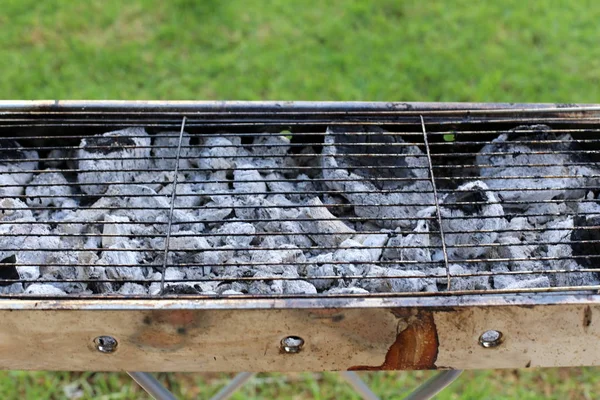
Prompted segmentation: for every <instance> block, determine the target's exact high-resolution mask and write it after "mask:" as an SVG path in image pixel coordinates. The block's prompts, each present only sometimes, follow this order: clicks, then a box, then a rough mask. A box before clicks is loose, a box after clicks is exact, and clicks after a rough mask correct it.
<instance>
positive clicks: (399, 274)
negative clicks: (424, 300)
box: [358, 265, 437, 293]
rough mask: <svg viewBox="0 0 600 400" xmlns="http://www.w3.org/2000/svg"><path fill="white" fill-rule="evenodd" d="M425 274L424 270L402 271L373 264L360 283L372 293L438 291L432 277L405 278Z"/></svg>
mask: <svg viewBox="0 0 600 400" xmlns="http://www.w3.org/2000/svg"><path fill="white" fill-rule="evenodd" d="M424 275H425V274H424V273H423V272H422V271H402V270H399V269H394V268H382V267H379V266H376V265H372V266H370V267H369V268H368V270H367V273H366V274H365V279H361V280H360V281H359V282H358V285H359V286H360V287H361V288H363V289H366V290H367V291H369V292H372V293H381V292H421V291H425V290H426V291H436V290H437V288H435V289H434V286H435V283H434V280H433V279H431V278H404V277H406V276H413V277H414V276H417V277H418V276H424Z"/></svg>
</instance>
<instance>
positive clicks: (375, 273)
mask: <svg viewBox="0 0 600 400" xmlns="http://www.w3.org/2000/svg"><path fill="white" fill-rule="evenodd" d="M334 108H335V107H333V106H332V107H331V109H318V108H316V109H312V110H299V111H289V110H287V111H286V110H283V111H273V110H260V109H258V110H250V109H244V108H243V107H241V108H240V109H237V110H235V109H234V110H233V111H232V110H229V111H227V112H224V111H220V110H212V111H203V112H200V111H194V110H192V109H184V107H182V109H181V110H173V109H171V110H168V111H165V110H160V109H152V110H147V109H141V110H136V109H135V108H131V109H117V108H115V109H114V110H94V109H89V110H69V109H66V110H63V111H61V112H57V113H53V112H52V111H48V110H40V111H38V112H37V113H35V112H34V113H31V112H24V111H20V110H19V109H10V108H9V109H7V110H6V111H5V112H4V113H3V114H2V115H0V129H4V130H5V132H6V133H5V134H4V137H3V138H2V139H1V140H0V170H1V171H2V172H3V173H2V176H3V177H4V178H3V180H1V181H0V193H2V196H1V197H2V198H1V199H0V203H1V204H0V208H1V212H2V214H1V215H0V231H1V232H2V234H1V238H0V254H2V258H3V260H2V265H1V266H0V272H1V273H0V277H1V279H0V285H1V287H0V289H1V292H2V294H1V295H0V296H1V297H57V296H58V295H59V294H60V295H66V296H68V297H73V298H82V297H85V298H90V297H91V298H96V297H100V298H115V297H118V298H123V297H132V298H139V297H152V298H154V297H157V296H159V297H167V298H168V297H179V296H183V295H185V296H192V297H198V298H204V297H211V298H214V297H234V298H245V297H248V296H251V297H302V296H327V297H338V296H353V297H368V296H377V297H380V296H429V295H460V294H467V293H468V294H489V293H535V292H564V291H582V290H585V291H591V290H598V289H600V280H598V276H597V272H596V271H597V268H595V264H596V259H597V258H598V257H599V256H600V246H599V244H600V205H597V202H598V201H600V200H599V199H598V197H597V196H598V193H599V192H600V190H599V187H600V186H599V183H600V181H599V178H600V166H598V165H597V164H598V161H599V159H598V156H597V154H598V150H599V149H600V146H598V143H600V139H598V133H599V128H598V120H597V117H596V114H595V109H594V108H590V109H587V110H586V109H569V108H565V109H553V108H548V109H536V108H528V109H523V110H519V109H517V110H515V109H512V110H504V109H500V110H493V109H476V108H473V109H467V110H452V109H435V108H431V107H424V109H423V110H394V109H392V110H370V109H368V107H367V109H353V108H352V106H350V105H347V106H345V107H343V106H340V107H339V109H334ZM184 115H185V117H184ZM132 127H140V128H141V129H145V130H146V131H147V132H148V134H146V133H145V132H144V131H142V130H141V129H138V130H136V131H134V132H133V131H132V132H133V133H131V132H130V133H128V134H126V135H124V136H101V135H102V134H103V133H106V132H111V131H115V130H119V129H123V128H132ZM140 132H141V133H140ZM92 138H103V139H102V140H99V139H95V141H94V139H92ZM499 138H500V139H499ZM502 138H504V139H506V141H502V140H503V139H502ZM225 139H226V140H225ZM84 141H87V142H86V145H85V146H84V145H83V142H84ZM90 143H91V144H90ZM82 149H84V150H85V152H83V151H82ZM140 154H142V155H140ZM143 154H146V155H143ZM138 163H139V164H138ZM57 174H60V175H62V176H63V178H64V181H61V182H57V181H55V180H54V179H55V178H56V176H57ZM45 177H51V178H50V179H46V178H45ZM107 177H108V178H110V179H108V180H102V179H104V178H107ZM141 186H145V187H146V188H145V189H141V188H140V187H141ZM274 196H277V197H274ZM65 199H67V200H65ZM316 199H318V200H316ZM596 207H597V210H596ZM290 210H294V211H293V212H292V211H290ZM231 223H237V224H238V225H237V227H238V228H239V227H241V228H240V231H236V230H233V231H232V230H228V229H225V228H224V225H227V224H231ZM245 224H250V225H245ZM340 224H341V225H340ZM333 225H335V226H333ZM249 226H252V227H253V229H254V231H253V232H252V231H248V229H249V228H248V227H249ZM230 228H231V227H230ZM291 228H294V229H292V230H289V229H291ZM297 228H299V229H297ZM231 229H233V228H231ZM236 229H237V228H236ZM382 236H384V238H382ZM340 237H341V238H343V240H342V239H341V238H340ZM369 238H377V240H375V239H373V240H368V239H369ZM184 239H185V240H184ZM347 239H350V240H354V242H348V241H347ZM357 243H358V244H357ZM109 246H110V247H109ZM216 251H219V252H221V253H219V254H216V253H215V252H216ZM596 251H597V253H596ZM352 252H354V253H352ZM207 254H210V256H207ZM257 254H258V255H257ZM328 254H330V255H328ZM369 254H370V255H371V256H370V257H371V258H368V257H369ZM373 254H375V255H373ZM285 257H288V258H287V259H286V258H285ZM198 260H201V261H198ZM325 266H326V267H325ZM258 267H260V268H258ZM257 268H258V270H257ZM319 268H320V269H319ZM134 269H136V270H138V272H139V273H140V274H141V276H142V278H135V277H132V276H131V275H130V274H129V273H128V272H126V270H134ZM38 270H41V275H40V274H39V273H38V272H37V271H38ZM169 271H171V272H173V271H175V272H174V273H173V276H175V277H174V278H173V277H170V276H169ZM188 271H194V277H193V278H192V277H190V276H187V275H186V274H188ZM331 271H336V272H335V273H331ZM398 271H400V272H398ZM259 272H260V273H259ZM317 272H318V273H317ZM38 275H40V276H38ZM123 276H127V278H123ZM299 281H302V282H309V283H310V285H312V287H315V288H318V289H319V291H318V293H314V292H311V290H308V292H309V293H302V292H301V289H297V288H296V289H294V290H291V289H289V288H291V287H292V286H293V285H294V284H296V285H297V283H298V282H299ZM286 282H291V283H290V284H288V283H286ZM34 283H37V284H40V283H43V284H45V285H51V286H53V287H56V288H60V290H61V291H64V292H66V293H65V294H62V293H58V292H52V291H50V292H47V290H48V286H46V289H41V291H32V290H29V289H28V288H30V287H31V286H30V285H32V284H34ZM125 283H129V284H131V283H135V284H138V285H140V287H143V288H144V289H146V290H147V293H145V294H144V293H140V292H135V291H132V292H127V291H124V290H123V285H124V284H125ZM15 284H16V285H15ZM19 285H22V286H19ZM386 285H387V286H386ZM307 286H308V285H301V287H304V288H306V287H307ZM140 287H138V286H136V288H137V289H139V288H140ZM288 287H289V288H288ZM274 288H275V289H274ZM286 288H288V289H286ZM348 288H359V289H362V290H349V289H348ZM386 288H387V289H386ZM332 289H334V290H332ZM23 290H24V291H23ZM44 290H46V291H44Z"/></svg>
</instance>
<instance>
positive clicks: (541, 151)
mask: <svg viewBox="0 0 600 400" xmlns="http://www.w3.org/2000/svg"><path fill="white" fill-rule="evenodd" d="M522 131H532V132H522ZM520 142H527V143H520ZM573 144H574V141H573V138H572V137H571V135H570V134H568V133H565V134H560V135H557V134H555V133H554V132H552V131H551V129H550V127H548V126H547V125H529V126H528V125H524V126H519V127H517V128H515V129H512V130H511V131H510V132H508V133H504V134H501V135H500V136H498V137H497V138H496V139H494V140H493V141H492V142H491V143H490V144H488V145H485V146H484V147H483V148H482V149H481V151H480V153H479V154H478V155H477V157H476V164H477V165H478V166H479V170H480V174H481V177H482V180H484V182H485V183H486V184H487V185H488V186H489V187H490V188H491V189H494V190H496V191H498V197H499V199H500V200H502V201H503V202H504V207H505V208H515V209H526V208H528V207H529V206H531V205H532V204H536V202H540V201H547V200H551V199H554V198H578V197H582V196H583V195H584V194H585V193H584V192H583V191H582V190H581V189H578V188H579V187H581V186H584V185H585V182H586V180H587V179H586V178H585V177H586V176H587V175H590V174H592V173H594V172H593V170H592V169H590V168H589V167H586V166H577V165H576V166H570V165H566V164H568V163H573V162H574V161H577V160H576V159H575V158H574V156H573V155H572V154H570V153H565V152H568V151H571V150H573ZM597 173H598V172H596V174H597ZM514 202H517V203H514Z"/></svg>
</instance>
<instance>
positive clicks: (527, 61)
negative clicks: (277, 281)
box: [0, 0, 600, 399]
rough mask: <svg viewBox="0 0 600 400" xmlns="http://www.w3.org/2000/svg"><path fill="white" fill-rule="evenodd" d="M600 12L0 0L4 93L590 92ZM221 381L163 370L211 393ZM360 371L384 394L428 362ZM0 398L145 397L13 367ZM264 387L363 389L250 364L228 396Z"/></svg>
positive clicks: (212, 0)
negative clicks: (250, 371)
mask: <svg viewBox="0 0 600 400" xmlns="http://www.w3.org/2000/svg"><path fill="white" fill-rule="evenodd" d="M599 17H600V3H598V2H593V1H577V2H573V1H569V0H554V1H552V2H526V1H522V0H502V1H494V2H473V1H467V0H456V1H452V2H448V1H442V0H430V1H426V2H425V1H418V0H407V1H398V0H380V1H377V2H371V1H367V0H362V1H361V0H344V1H342V0H326V1H321V2H316V1H313V2H309V1H303V0H270V1H259V0H227V1H219V0H199V1H196V0H170V1H160V0H144V1H142V0H128V1H126V2H125V1H112V0H110V1H109V0H104V1H91V0H90V1H85V2H83V1H81V2H79V1H69V0H46V1H38V0H4V1H3V2H2V4H1V12H0V25H1V27H2V28H1V29H0V71H1V73H0V96H1V97H2V98H5V99H57V98H58V99H157V100H160V99H165V100H166V99H171V100H175V99H178V100H183V99H197V100H211V99H230V100H233V99H235V100H259V99H261V100H280V99H281V100H374V101H375V100H382V101H487V102H491V101H496V102H567V103H577V102H580V103H586V102H587V103H594V102H596V103H597V102H600V101H599V94H600V85H599V84H598V83H599V81H600V46H598V45H597V43H598V39H599V33H600V30H599V28H598V20H599ZM92 367H93V366H90V368H92ZM597 372H598V371H597V369H595V368H573V369H546V370H518V371H517V370H515V371H506V370H505V371H477V372H467V373H465V374H464V375H463V376H462V377H461V378H460V380H459V381H458V382H457V383H455V384H454V385H453V386H451V388H450V389H448V390H447V391H445V392H443V393H442V394H441V395H440V396H439V397H438V398H439V399H516V398H518V399H544V398H548V399H595V398H598V395H597V393H600V383H599V380H598V379H597ZM228 376H229V375H223V374H174V375H166V374H162V375H161V379H162V380H163V381H164V382H165V383H167V384H168V385H169V386H170V387H171V388H172V390H173V391H174V392H175V393H177V394H178V395H179V396H182V398H197V397H199V398H205V397H206V396H208V395H210V394H213V393H215V392H216V391H217V390H218V387H219V385H220V384H223V383H224V382H225V379H226V378H227V377H228ZM363 376H364V377H365V379H366V380H367V381H368V382H369V383H370V384H371V386H372V387H373V389H374V390H375V391H376V392H377V393H379V394H380V395H381V396H382V397H383V398H388V399H393V398H401V396H402V394H403V393H406V392H407V391H408V390H410V389H411V388H412V387H414V386H415V385H416V384H418V383H419V382H422V381H423V380H425V379H426V378H427V377H429V376H431V373H430V372H414V373H377V374H365V375H363ZM0 398H2V399H67V398H69V399H77V398H83V399H92V398H94V399H143V398H147V396H145V395H144V394H143V393H142V392H141V391H140V389H139V388H138V387H137V386H136V385H135V384H133V383H132V382H131V380H129V379H128V378H127V376H126V375H125V374H114V373H112V374H106V373H83V374H82V373H47V372H20V371H10V372H1V373H0ZM259 398H260V399H264V398H279V399H305V398H307V399H310V398H314V399H357V398H358V397H357V396H356V395H354V394H353V393H352V392H351V390H350V389H349V387H348V386H347V385H345V384H344V383H342V382H341V381H340V380H339V379H338V378H337V376H336V375H335V374H331V373H327V374H318V375H313V374H291V375H281V374H270V375H259V376H258V377H256V378H255V379H253V380H252V381H251V382H250V383H249V384H248V385H247V386H246V387H245V388H244V390H243V391H241V392H240V394H238V395H237V396H236V397H235V399H259Z"/></svg>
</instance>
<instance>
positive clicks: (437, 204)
mask: <svg viewBox="0 0 600 400" xmlns="http://www.w3.org/2000/svg"><path fill="white" fill-rule="evenodd" d="M420 118H421V128H422V129H423V142H424V143H425V150H426V152H427V162H428V164H429V176H430V177H431V188H432V190H433V199H434V201H435V213H436V215H437V221H438V224H439V229H440V239H441V241H442V252H443V254H444V267H445V268H446V279H447V283H446V290H448V291H450V287H451V286H450V285H451V278H450V265H449V263H448V251H447V250H446V237H445V235H444V228H443V226H442V212H441V210H440V199H439V197H438V193H437V187H436V185H435V176H434V174H433V163H432V162H431V151H430V149H429V140H428V139H427V130H426V129H425V120H424V119H423V116H422V115H420Z"/></svg>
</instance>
